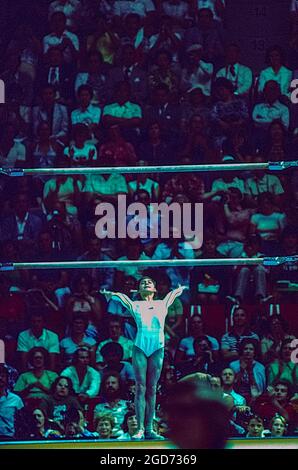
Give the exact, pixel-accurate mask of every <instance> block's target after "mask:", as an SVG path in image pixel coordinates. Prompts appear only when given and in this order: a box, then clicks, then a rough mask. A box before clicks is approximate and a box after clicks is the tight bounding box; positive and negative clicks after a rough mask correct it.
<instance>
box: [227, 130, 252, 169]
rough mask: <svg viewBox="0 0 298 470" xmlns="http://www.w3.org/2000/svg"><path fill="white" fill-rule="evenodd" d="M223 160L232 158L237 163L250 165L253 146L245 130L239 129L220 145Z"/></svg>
mask: <svg viewBox="0 0 298 470" xmlns="http://www.w3.org/2000/svg"><path fill="white" fill-rule="evenodd" d="M222 152H223V155H224V158H228V157H232V158H233V159H234V161H235V162H238V163H250V162H251V160H252V154H253V146H252V145H251V142H250V139H249V136H248V133H247V131H246V130H245V129H239V130H236V131H235V132H233V133H232V135H230V136H228V137H227V138H226V140H225V141H224V142H223V145H222Z"/></svg>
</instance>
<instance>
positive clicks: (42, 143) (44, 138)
mask: <svg viewBox="0 0 298 470" xmlns="http://www.w3.org/2000/svg"><path fill="white" fill-rule="evenodd" d="M36 134H37V141H36V143H35V144H33V145H32V152H31V156H30V157H31V161H32V166H33V167H34V168H52V167H55V166H57V162H58V161H59V160H60V157H61V153H62V146H61V145H59V143H58V142H57V141H56V140H55V139H53V138H51V127H50V125H49V123H48V122H47V121H41V122H40V124H39V125H38V127H37V130H36ZM41 178H42V177H40V180H41Z"/></svg>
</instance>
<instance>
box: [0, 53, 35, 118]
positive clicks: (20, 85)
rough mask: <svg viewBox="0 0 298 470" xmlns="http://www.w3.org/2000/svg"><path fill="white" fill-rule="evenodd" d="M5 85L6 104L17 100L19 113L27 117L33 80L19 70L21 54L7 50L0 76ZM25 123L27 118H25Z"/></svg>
mask: <svg viewBox="0 0 298 470" xmlns="http://www.w3.org/2000/svg"><path fill="white" fill-rule="evenodd" d="M0 78H1V80H3V81H4V83H5V92H6V93H5V95H6V96H5V98H6V100H7V102H11V101H15V100H16V99H17V95H18V100H19V104H20V105H21V107H22V108H21V109H20V111H21V113H22V114H23V113H24V114H25V115H23V117H25V116H26V115H27V112H28V110H29V106H31V104H32V101H33V79H32V77H30V75H28V74H27V73H26V72H25V71H22V70H21V52H20V51H19V50H18V51H14V50H11V51H10V50H9V49H8V51H7V53H6V57H4V58H3V68H2V69H1V74H0ZM26 122H27V116H26Z"/></svg>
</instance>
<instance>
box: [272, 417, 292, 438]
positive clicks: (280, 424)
mask: <svg viewBox="0 0 298 470" xmlns="http://www.w3.org/2000/svg"><path fill="white" fill-rule="evenodd" d="M287 427H288V423H287V420H286V419H285V418H284V417H283V416H280V415H278V414H277V415H275V416H274V418H272V419H271V421H270V423H269V432H270V437H283V436H284V435H286V434H287Z"/></svg>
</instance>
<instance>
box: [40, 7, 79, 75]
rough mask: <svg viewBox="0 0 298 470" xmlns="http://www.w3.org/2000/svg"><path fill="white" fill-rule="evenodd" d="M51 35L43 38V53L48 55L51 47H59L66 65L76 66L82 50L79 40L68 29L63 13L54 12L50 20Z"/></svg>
mask: <svg viewBox="0 0 298 470" xmlns="http://www.w3.org/2000/svg"><path fill="white" fill-rule="evenodd" d="M50 30H51V32H50V34H48V35H47V36H45V37H44V38H43V52H44V54H46V53H47V52H48V51H49V49H50V48H51V47H59V49H60V50H61V51H62V52H63V57H64V60H65V62H66V63H68V64H71V65H73V66H75V64H76V60H77V57H78V54H79V50H80V44H79V38H78V36H77V35H76V34H74V33H71V32H70V31H68V30H67V29H66V16H65V15H64V13H62V12H59V11H57V12H54V13H53V14H52V16H51V18H50Z"/></svg>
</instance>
